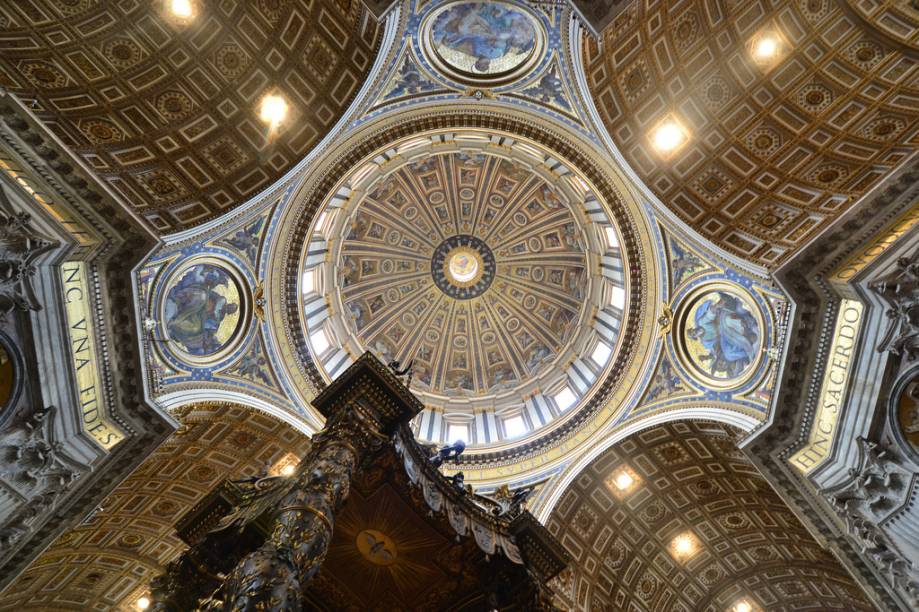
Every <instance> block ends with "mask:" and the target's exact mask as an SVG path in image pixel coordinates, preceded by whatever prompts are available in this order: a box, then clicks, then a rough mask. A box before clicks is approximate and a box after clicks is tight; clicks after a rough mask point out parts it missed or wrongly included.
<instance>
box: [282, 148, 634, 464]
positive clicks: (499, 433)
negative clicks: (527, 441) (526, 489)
mask: <svg viewBox="0 0 919 612" xmlns="http://www.w3.org/2000/svg"><path fill="white" fill-rule="evenodd" d="M448 138H449V140H448V141H446V142H445V140H444V136H437V137H427V138H425V137H418V138H414V139H409V140H407V141H405V142H403V143H401V144H400V145H399V146H397V147H394V148H392V149H390V152H388V155H390V156H391V159H389V160H386V161H383V160H382V158H381V157H379V156H377V157H375V158H373V159H372V161H368V162H366V163H365V164H362V165H359V166H358V167H357V168H355V169H354V170H353V171H352V172H351V173H350V174H349V175H348V176H347V177H346V178H345V179H344V180H343V182H342V183H341V184H340V186H339V188H338V189H337V190H336V191H335V193H333V194H332V195H331V196H330V197H328V198H327V200H326V204H325V206H324V208H323V209H321V211H320V213H319V214H318V215H317V216H316V218H315V220H314V222H313V225H312V228H311V233H310V235H309V238H308V240H307V242H306V244H307V245H308V246H307V247H306V248H305V250H304V252H303V254H302V255H301V268H302V273H301V287H300V294H301V296H302V298H301V308H302V312H303V321H304V322H305V324H306V325H305V326H306V328H307V334H306V335H307V337H308V342H309V345H310V349H311V352H312V354H313V359H314V362H315V363H316V364H317V365H319V366H320V370H321V372H322V373H323V374H324V375H325V376H326V377H327V378H329V379H331V378H334V377H335V376H336V374H337V373H338V372H340V371H343V369H344V367H346V365H347V363H350V360H351V359H353V358H354V357H356V356H357V355H359V354H361V353H362V352H364V351H365V350H370V351H372V352H373V353H375V354H376V355H378V356H379V357H380V358H381V359H382V360H384V361H386V362H388V361H390V360H397V361H400V362H401V363H403V364H407V363H409V362H412V363H413V374H414V376H413V382H412V390H413V391H414V392H415V393H416V394H417V395H419V397H420V398H421V399H422V401H423V402H424V403H425V405H426V406H427V407H428V410H426V411H425V412H424V413H423V414H422V415H421V416H420V417H419V420H418V422H417V423H416V425H417V428H418V433H419V437H421V438H423V439H428V440H438V441H440V440H453V439H455V438H457V437H462V438H463V439H464V440H466V442H467V444H469V445H470V446H482V445H490V444H495V443H500V442H501V441H503V440H508V439H512V438H517V437H520V436H522V435H527V434H529V433H530V432H536V431H538V430H540V429H542V428H544V427H545V426H547V425H549V424H550V423H551V422H553V421H556V420H557V419H559V418H562V417H564V416H566V415H567V414H569V413H570V412H573V408H574V407H575V406H576V405H579V404H581V403H583V401H584V400H586V399H587V398H589V397H590V396H591V394H592V393H593V391H594V390H595V387H596V386H597V384H598V383H599V382H600V381H602V380H603V379H604V377H605V373H606V369H607V366H608V365H609V364H610V363H611V362H612V361H613V359H612V356H613V355H614V354H615V352H616V349H617V346H618V333H619V327H620V325H621V321H622V320H623V316H624V312H625V310H626V309H627V304H626V299H625V296H626V295H627V293H628V292H627V291H626V280H625V265H624V262H623V259H622V254H621V251H620V245H619V238H618V236H619V234H618V229H617V226H616V225H615V224H613V223H612V222H611V220H610V217H609V215H608V214H607V213H606V212H605V211H604V210H603V209H602V207H601V205H600V204H599V202H598V200H597V198H596V196H595V195H594V193H593V191H592V190H591V188H590V186H589V184H588V183H587V181H586V180H585V179H584V178H583V177H581V176H580V175H578V174H577V173H576V172H573V171H572V170H571V169H569V168H568V167H567V166H565V165H563V164H562V163H561V162H559V161H558V160H556V159H554V158H553V157H550V156H548V155H547V154H546V152H544V151H542V150H540V149H538V148H537V147H535V146H533V145H532V144H530V143H525V142H521V141H517V142H514V143H513V144H511V145H510V146H508V145H504V146H497V145H496V144H494V143H493V142H491V138H490V137H489V136H488V135H485V134H481V133H477V132H470V133H459V134H449V135H448ZM318 253H322V255H318ZM598 317H599V319H598ZM598 320H599V321H601V322H598ZM584 355H594V357H593V358H592V359H591V358H584V357H583V356H584ZM598 355H599V356H600V357H598Z"/></svg>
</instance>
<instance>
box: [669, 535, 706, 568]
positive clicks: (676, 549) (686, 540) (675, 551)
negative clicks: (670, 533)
mask: <svg viewBox="0 0 919 612" xmlns="http://www.w3.org/2000/svg"><path fill="white" fill-rule="evenodd" d="M698 551H699V540H697V539H696V536H695V535H693V534H692V532H689V531H687V532H686V533H681V534H680V535H678V536H677V537H675V538H673V541H672V542H671V543H670V554H671V555H672V556H673V558H675V559H676V560H678V561H685V560H687V559H689V558H690V557H692V556H693V555H695V554H696V553H697V552H698Z"/></svg>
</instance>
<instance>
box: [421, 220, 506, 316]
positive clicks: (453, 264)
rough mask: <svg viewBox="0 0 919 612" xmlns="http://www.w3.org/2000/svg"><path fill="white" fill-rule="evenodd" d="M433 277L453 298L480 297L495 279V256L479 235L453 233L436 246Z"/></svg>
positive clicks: (435, 282) (432, 268)
mask: <svg viewBox="0 0 919 612" xmlns="http://www.w3.org/2000/svg"><path fill="white" fill-rule="evenodd" d="M431 276H432V277H433V278H434V284H436V285H437V287H438V289H440V290H441V291H443V292H444V293H445V294H446V295H449V296H450V297H452V298H456V299H458V300H468V299H470V298H474V297H478V296H480V295H482V294H483V293H485V290H486V289H488V288H489V287H490V286H491V282H492V281H493V280H494V278H495V256H494V254H493V253H492V252H491V249H490V248H488V245H487V244H485V243H484V242H483V241H482V240H480V239H478V238H476V237H475V236H468V235H457V236H450V237H449V238H447V239H446V240H444V241H443V242H441V243H440V244H439V245H438V246H437V248H436V249H434V256H433V257H431Z"/></svg>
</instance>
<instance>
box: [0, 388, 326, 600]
mask: <svg viewBox="0 0 919 612" xmlns="http://www.w3.org/2000/svg"><path fill="white" fill-rule="evenodd" d="M175 416H176V418H178V419H179V421H180V422H181V427H180V428H179V429H178V430H177V431H176V433H174V434H173V435H172V437H170V438H169V439H168V440H167V441H166V442H165V443H164V444H163V445H162V446H160V448H158V449H157V450H156V452H154V453H153V454H152V455H150V456H149V457H148V458H147V459H146V460H145V461H144V463H143V464H141V466H140V467H139V468H138V469H137V470H136V471H135V472H134V473H133V474H131V476H129V477H128V478H127V480H125V481H124V482H123V483H121V485H119V486H118V487H117V488H116V489H115V490H114V491H113V492H112V493H111V494H110V495H109V496H108V497H107V498H106V499H105V501H103V502H102V504H101V506H100V508H99V509H97V511H96V512H95V514H94V515H93V516H92V517H90V518H88V519H86V520H85V521H84V522H83V523H82V524H81V525H79V526H77V527H75V528H73V529H71V530H69V531H65V532H64V534H63V535H62V536H61V537H59V538H58V539H57V541H55V542H54V544H52V545H51V547H50V548H48V550H46V551H45V552H44V553H42V554H41V555H40V556H39V557H37V558H36V559H35V561H33V562H32V564H31V565H30V566H29V568H28V569H27V570H26V571H25V572H24V573H23V574H22V575H21V576H19V577H18V578H17V579H16V581H15V582H13V583H12V584H11V585H10V586H9V587H8V588H7V589H6V591H4V593H3V597H2V600H0V609H2V610H43V611H47V610H136V609H137V608H136V606H135V602H136V601H137V599H138V598H139V597H140V596H142V595H143V594H144V593H145V592H146V589H147V587H148V585H149V583H150V580H152V579H153V578H154V577H155V576H158V575H159V574H161V573H162V571H163V567H164V566H165V565H166V563H168V562H169V561H171V560H172V559H174V558H175V557H177V556H178V555H179V554H180V553H181V552H182V551H183V550H184V549H185V544H184V543H183V542H182V541H181V540H180V539H179V538H178V536H177V535H176V533H175V527H174V525H175V523H176V521H178V519H179V518H180V517H182V515H184V514H185V513H186V512H187V511H188V510H190V509H191V508H192V507H193V506H194V505H195V504H196V503H197V502H198V501H200V500H201V499H202V498H203V497H204V495H205V494H207V493H209V492H210V491H211V490H212V489H213V488H214V487H216V486H217V485H218V484H219V483H220V482H221V481H222V480H224V479H225V478H231V479H241V478H247V477H250V476H259V475H263V474H264V473H265V471H266V468H268V467H269V466H274V465H277V464H278V463H279V462H283V461H285V460H292V458H293V457H300V456H302V454H303V453H304V452H306V449H307V447H308V445H309V441H308V438H306V436H304V435H303V434H301V433H299V432H298V431H296V430H295V429H293V428H292V427H291V426H289V425H287V424H284V423H281V422H280V421H278V420H276V419H274V418H272V417H269V416H267V415H265V414H262V413H259V412H255V411H253V410H251V409H248V408H242V407H236V406H227V405H222V404H217V405H208V406H204V405H197V406H188V407H185V408H182V409H181V410H180V411H179V412H178V413H177V414H176V415H175Z"/></svg>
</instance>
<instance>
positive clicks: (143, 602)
mask: <svg viewBox="0 0 919 612" xmlns="http://www.w3.org/2000/svg"><path fill="white" fill-rule="evenodd" d="M149 607H150V598H149V597H147V596H146V595H144V596H143V597H141V598H140V599H138V600H137V609H138V610H146V609H147V608H149Z"/></svg>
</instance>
